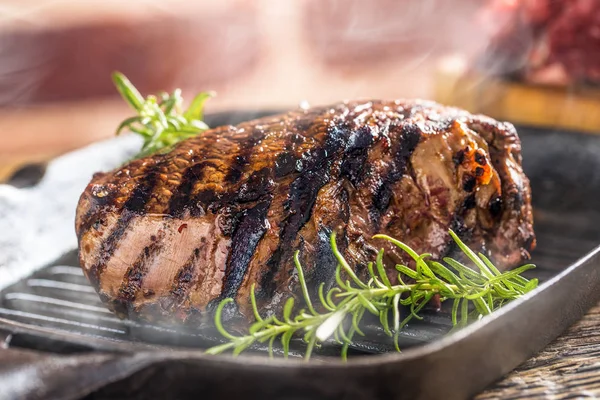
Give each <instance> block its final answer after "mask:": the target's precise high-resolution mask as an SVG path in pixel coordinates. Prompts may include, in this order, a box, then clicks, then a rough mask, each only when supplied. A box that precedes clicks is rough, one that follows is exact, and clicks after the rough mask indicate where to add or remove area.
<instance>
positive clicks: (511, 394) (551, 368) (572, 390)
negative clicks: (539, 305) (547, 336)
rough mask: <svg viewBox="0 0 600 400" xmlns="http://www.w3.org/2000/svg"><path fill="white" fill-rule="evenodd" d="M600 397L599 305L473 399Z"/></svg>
mask: <svg viewBox="0 0 600 400" xmlns="http://www.w3.org/2000/svg"><path fill="white" fill-rule="evenodd" d="M599 397H600V304H598V305H596V307H594V308H592V309H591V310H590V311H589V312H588V313H587V314H586V316H585V317H584V318H583V319H582V320H581V321H579V322H578V323H576V324H575V325H573V326H572V327H571V328H569V329H568V330H567V332H565V333H564V334H563V335H562V336H560V337H559V338H558V339H556V340H555V341H554V342H552V343H551V344H550V345H549V346H548V347H547V348H546V349H544V350H543V351H542V352H540V353H539V354H537V355H536V356H534V357H532V358H531V359H529V360H528V361H526V362H525V363H524V364H523V365H521V366H520V367H519V368H517V369H516V370H514V371H513V372H511V373H510V374H508V375H507V376H505V377H504V378H502V379H501V380H500V381H498V382H497V383H495V384H493V385H491V386H490V388H489V389H488V390H486V391H485V392H483V393H481V394H480V395H479V396H477V397H476V399H477V400H483V399H486V400H488V399H499V398H501V399H521V398H528V399H581V398H593V399H595V398H599Z"/></svg>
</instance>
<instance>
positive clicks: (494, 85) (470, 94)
mask: <svg viewBox="0 0 600 400" xmlns="http://www.w3.org/2000/svg"><path fill="white" fill-rule="evenodd" d="M434 81H435V83H434V92H435V98H436V100H437V101H439V102H441V103H445V104H451V105H454V106H457V107H461V108H465V109H467V110H469V111H470V112H472V113H481V114H485V115H489V116H490V117H493V118H496V119H499V120H504V121H509V122H512V123H515V124H523V125H531V126H539V127H546V128H549V129H552V128H562V129H566V130H573V131H579V132H589V133H598V134H600V89H593V88H564V87H552V86H542V85H530V84H525V83H521V82H516V81H509V80H503V79H501V78H498V77H489V76H485V75H483V74H481V73H476V72H472V71H468V68H467V63H466V62H465V60H464V59H463V58H461V57H447V58H445V59H443V60H442V61H440V62H439V64H438V67H437V69H436V72H435V79H434Z"/></svg>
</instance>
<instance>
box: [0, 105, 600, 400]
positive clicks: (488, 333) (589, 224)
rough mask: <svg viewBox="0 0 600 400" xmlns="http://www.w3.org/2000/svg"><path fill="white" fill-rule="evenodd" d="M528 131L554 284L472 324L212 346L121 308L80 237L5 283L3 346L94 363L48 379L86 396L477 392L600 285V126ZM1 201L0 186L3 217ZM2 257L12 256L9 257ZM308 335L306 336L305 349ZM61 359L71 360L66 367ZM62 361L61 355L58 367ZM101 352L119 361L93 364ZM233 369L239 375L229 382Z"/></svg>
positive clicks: (0, 304) (540, 272) (434, 321)
mask: <svg viewBox="0 0 600 400" xmlns="http://www.w3.org/2000/svg"><path fill="white" fill-rule="evenodd" d="M251 116H254V115H252V114H239V113H238V114H233V115H232V114H221V115H217V116H213V118H214V119H216V120H213V121H212V125H213V126H215V125H219V124H222V123H227V122H230V123H236V122H239V121H240V120H244V119H248V118H250V117H251ZM519 133H520V136H521V138H522V141H523V157H524V168H525V171H526V173H527V175H528V176H529V178H530V180H531V183H532V189H533V201H534V208H535V230H536V234H537V237H538V248H537V249H536V251H535V252H534V254H533V262H534V263H535V264H537V265H538V268H537V269H535V270H534V271H532V273H531V276H535V277H538V278H540V280H541V281H542V282H545V283H546V284H545V285H543V286H542V287H541V288H540V289H538V291H536V293H534V294H532V296H530V297H528V298H526V299H523V300H521V301H519V302H515V303H513V304H512V305H510V306H508V307H505V308H504V309H503V310H501V311H500V312H498V313H495V314H494V315H493V316H491V317H489V318H485V319H484V320H482V321H479V322H478V323H476V324H473V325H472V326H470V327H468V328H466V329H464V330H463V331H461V332H458V333H456V334H452V335H449V336H448V335H445V334H446V332H447V331H448V330H449V328H450V321H449V318H448V315H447V313H445V312H442V313H439V314H434V313H429V314H427V315H426V318H425V320H424V321H423V322H419V323H414V324H411V325H410V326H409V327H408V328H407V329H406V330H405V331H404V332H403V337H402V345H403V348H404V349H408V350H406V351H405V352H403V353H402V354H395V353H394V352H391V353H389V354H386V355H380V356H368V357H360V355H366V354H369V353H382V352H387V351H389V350H390V345H391V343H390V341H389V339H387V337H385V335H383V334H382V333H381V332H380V331H379V330H378V329H377V326H376V324H373V326H372V327H371V328H370V329H369V336H368V339H367V340H364V341H362V342H360V343H358V344H357V346H356V347H355V349H354V353H353V355H354V356H355V357H353V359H352V360H351V361H350V362H349V363H347V364H343V363H340V362H339V361H338V360H337V358H331V357H330V356H332V355H336V354H337V351H338V349H337V348H335V346H326V347H325V348H324V350H323V351H321V353H320V354H319V357H318V359H317V360H316V361H315V362H314V363H311V364H308V365H307V364H301V363H296V362H293V360H290V361H285V360H281V359H277V360H268V359H266V358H264V357H263V356H262V355H260V356H246V357H242V358H238V359H233V358H230V357H207V356H204V355H203V354H202V353H201V352H198V351H196V348H201V347H206V346H209V345H211V344H214V343H216V342H218V340H219V336H218V335H215V334H214V333H213V332H212V331H210V330H204V331H199V332H198V331H196V332H184V331H181V330H179V329H175V328H174V327H158V326H151V325H143V324H139V323H134V322H131V321H121V320H119V319H117V318H116V317H114V316H113V315H112V314H111V313H110V312H108V311H107V310H106V309H105V308H104V307H103V306H102V304H101V303H100V302H99V300H98V298H97V296H96V294H95V293H94V291H93V289H92V288H91V287H90V286H89V285H88V284H87V281H86V280H85V278H84V277H83V275H82V274H81V272H80V270H79V268H78V267H77V259H76V257H75V253H74V252H73V251H68V250H72V245H71V247H69V246H66V245H65V246H64V250H65V251H62V253H64V255H63V256H62V257H58V259H57V257H56V256H53V258H54V259H55V260H52V259H47V260H46V262H45V264H46V266H45V267H43V268H41V269H40V268H38V269H37V271H36V272H34V273H33V274H28V275H27V276H24V277H23V278H22V279H20V280H18V281H17V282H16V283H14V284H12V285H10V286H8V287H6V288H5V289H3V290H2V291H0V344H1V343H2V340H3V338H4V339H5V346H6V347H8V348H11V349H13V350H11V351H4V352H2V351H0V362H2V358H3V357H6V358H7V357H14V360H24V358H23V357H33V358H32V359H31V360H34V359H35V360H36V362H37V363H38V364H39V365H40V367H39V368H42V367H41V366H43V367H44V368H47V370H45V371H47V372H48V373H49V374H50V375H49V376H50V377H52V379H58V378H57V377H58V376H59V374H68V373H70V374H71V375H64V379H69V380H73V379H76V377H78V376H83V375H82V374H84V371H85V370H86V366H87V367H88V368H89V370H88V371H87V374H88V375H86V376H87V378H86V379H83V378H80V379H79V380H80V385H79V386H81V387H79V386H78V385H74V386H68V388H67V387H63V386H64V385H63V386H60V387H59V386H57V385H55V386H56V387H55V386H53V385H52V384H49V383H48V382H49V381H47V382H45V384H46V387H45V389H44V390H57V392H49V393H52V394H55V393H62V394H63V395H64V396H63V397H64V398H75V397H74V396H73V394H74V393H76V392H77V393H79V394H83V393H95V394H94V395H92V397H93V398H104V397H110V396H114V395H115V394H116V393H124V392H123V391H125V392H127V393H128V395H129V396H132V397H134V398H135V397H136V396H138V398H144V396H148V395H150V394H153V395H159V394H161V393H162V394H165V395H168V396H169V397H179V398H188V397H189V398H192V397H194V396H197V394H198V393H203V394H205V395H206V396H208V397H209V398H210V397H211V395H212V396H217V395H219V396H223V397H224V398H235V397H236V396H238V395H241V394H244V396H245V397H249V398H265V397H268V396H269V395H278V396H280V397H281V395H284V396H283V398H298V399H299V398H309V397H310V398H331V397H338V396H347V397H348V398H376V397H383V396H385V397H386V398H464V397H465V396H469V395H472V394H474V393H476V392H477V391H479V390H481V389H482V388H484V387H485V385H487V384H489V383H490V382H491V381H493V380H494V379H497V378H499V377H500V376H501V375H502V374H503V373H505V372H507V371H509V370H510V369H512V368H514V367H515V366H516V365H518V364H519V363H520V362H522V361H524V360H525V359H526V358H527V357H529V356H530V355H531V354H533V353H534V352H535V351H538V350H539V349H541V348H542V347H543V346H544V345H545V344H547V343H548V342H549V341H550V340H552V339H553V338H554V337H556V336H557V335H558V334H560V332H561V331H562V330H564V329H565V328H566V327H567V326H569V325H570V324H571V323H572V322H574V321H575V320H576V319H577V318H579V317H580V316H581V315H582V314H583V312H584V311H585V310H586V309H587V308H588V307H589V306H590V305H591V304H593V303H594V302H595V301H596V300H597V299H598V298H599V297H600V293H599V292H600V291H599V290H598V288H600V276H599V275H600V273H599V272H600V269H598V268H600V257H599V256H598V249H597V246H598V245H599V244H600V137H595V136H589V135H588V136H586V135H580V134H576V133H564V132H548V131H544V130H534V129H527V128H520V129H519ZM135 145H136V144H135V143H133V144H131V143H128V144H126V146H130V148H135ZM113 150H114V149H113ZM100 156H101V155H100ZM48 175H50V174H48ZM46 178H48V179H49V177H48V176H47V177H46ZM46 178H43V179H42V181H41V185H42V187H43V184H44V179H46ZM24 181H26V177H23V176H20V177H19V182H20V184H19V186H23V183H22V182H24ZM37 187H40V185H38V186H37ZM15 190H16V189H15ZM19 190H27V189H19ZM6 204H8V205H9V206H10V202H6ZM6 209H7V207H6V206H5V207H4V212H5V213H6V212H7V211H6ZM2 213H3V203H2V192H1V191H0V221H1V219H2ZM69 215H70V214H69ZM24 222H27V223H35V220H34V221H33V222H32V221H31V220H26V221H24ZM67 222H69V223H71V226H72V222H71V221H67ZM32 229H33V230H35V229H36V228H35V227H32ZM3 243H5V246H4V247H3V246H2V245H3ZM0 247H3V248H2V249H0V251H13V253H15V257H14V258H17V259H18V258H19V257H25V259H27V257H28V256H27V255H24V256H21V255H18V254H16V253H17V249H18V246H7V245H6V241H4V242H3V241H2V236H0ZM54 247H57V246H56V245H55V246H54ZM595 248H596V250H594V249H595ZM57 252H58V250H56V252H55V254H56V253H57ZM585 257H587V258H585ZM14 258H13V259H14ZM49 258H50V257H49ZM582 258H584V259H583V260H581V259H582ZM4 260H9V261H5V262H6V263H7V264H9V263H10V259H9V258H6V257H5V258H4ZM578 260H580V261H579V262H578ZM1 261H2V258H0V274H2V264H1ZM9 266H10V265H9ZM442 336H445V337H443V338H442ZM427 343H430V344H428V345H424V344H427ZM423 345H424V346H423ZM412 347H414V348H412ZM301 348H302V347H301V345H300V344H297V346H296V351H298V350H301ZM24 349H28V350H36V352H35V353H29V352H27V350H24ZM98 350H101V351H105V350H110V351H111V353H110V354H106V353H104V352H101V353H99V352H97V351H98ZM257 350H260V349H257ZM23 351H25V352H26V353H23ZM90 352H93V353H91V354H90ZM9 354H10V355H9ZM23 354H27V356H24V355H23ZM54 354H61V356H55V355H54ZM51 355H52V356H51ZM31 360H30V362H31ZM57 360H60V362H58V361H57ZM319 360H328V361H329V362H327V363H320V362H319ZM61 362H63V363H66V364H68V365H72V366H73V367H72V368H71V369H69V368H65V367H64V365H63V364H60V363H61ZM57 363H58V364H60V365H62V367H61V368H60V371H59V369H57V368H56V365H58V364H57ZM17 364H18V363H17ZM100 364H102V365H111V366H112V368H108V369H107V370H103V369H101V368H93V367H94V366H96V367H98V366H99V365H100ZM15 365H16V364H15ZM52 365H54V366H55V368H54V369H53V368H52ZM52 371H53V372H52ZM38 372H39V371H38ZM53 374H54V375H53ZM90 374H91V375H90ZM161 374H162V375H161ZM2 376H3V375H2V367H0V385H1V384H3V383H6V382H2ZM126 377H129V378H127V379H125V378H126ZM158 377H160V379H159V378H158ZM232 381H233V382H235V385H232V384H230V383H228V382H232ZM113 382H114V383H113ZM190 382H194V384H191V383H190ZM25 393H31V392H23V393H22V394H25ZM248 393H253V394H248ZM69 396H71V397H69ZM225 396H227V397H225ZM440 396H442V397H440ZM0 398H2V395H0Z"/></svg>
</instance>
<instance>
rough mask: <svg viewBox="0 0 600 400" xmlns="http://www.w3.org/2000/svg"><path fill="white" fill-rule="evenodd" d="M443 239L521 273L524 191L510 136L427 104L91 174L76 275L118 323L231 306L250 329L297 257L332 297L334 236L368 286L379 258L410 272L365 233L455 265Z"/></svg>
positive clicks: (290, 117) (252, 135)
mask: <svg viewBox="0 0 600 400" xmlns="http://www.w3.org/2000/svg"><path fill="white" fill-rule="evenodd" d="M450 228H451V229H453V230H455V232H457V233H458V235H459V236H460V237H461V238H462V239H463V240H465V242H466V243H467V244H468V245H469V246H470V247H471V248H473V249H478V250H481V251H483V252H485V253H487V254H488V255H489V256H490V257H491V258H492V259H493V260H495V262H496V263H497V264H498V265H499V267H501V268H508V267H511V266H514V265H515V264H517V263H519V262H521V261H522V260H524V259H527V258H528V257H529V251H530V250H531V249H532V248H533V247H534V246H535V239H534V234H533V230H532V212H531V203H530V188H529V182H528V180H527V178H526V177H525V175H524V174H523V171H522V169H521V154H520V142H519V138H518V137H517V133H516V131H515V129H514V127H513V126H512V125H510V124H508V123H500V122H497V121H494V120H493V119H490V118H487V117H484V116H479V115H471V114H469V113H467V112H465V111H462V110H459V109H455V108H449V107H444V106H441V105H439V104H436V103H432V102H422V101H365V102H351V103H341V104H336V105H333V106H331V107H323V108H313V109H309V110H298V111H294V112H290V113H287V114H282V115H278V116H274V117H268V118H263V119H258V120H255V121H250V122H246V123H242V124H240V125H238V126H223V127H220V128H216V129H212V130H209V131H206V132H203V133H202V134H200V135H199V136H197V137H194V138H192V139H188V140H186V141H184V142H182V143H180V144H179V145H177V146H176V147H175V149H174V150H172V151H171V152H169V153H167V154H160V155H154V156H150V157H146V158H142V159H138V160H135V161H132V162H130V163H129V164H127V165H125V166H124V167H122V168H119V169H117V170H115V171H112V172H109V173H98V174H96V175H94V177H93V179H92V181H91V183H90V184H89V186H88V187H87V189H86V190H85V192H84V193H83V195H82V196H81V199H80V202H79V206H78V209H77V218H76V229H77V235H78V238H79V250H80V260H81V266H82V268H83V270H84V272H85V274H86V276H87V277H88V278H89V280H90V281H91V283H92V284H93V286H94V287H95V288H96V290H97V291H98V292H99V294H100V296H101V298H102V300H103V301H105V302H106V303H108V305H109V307H111V309H113V310H114V311H115V312H117V313H118V314H119V315H121V316H128V317H133V318H138V317H141V318H144V319H153V320H170V321H173V320H175V321H185V320H189V319H190V317H191V316H193V315H202V314H205V313H204V311H205V310H206V309H207V308H208V309H211V307H212V306H213V305H214V304H216V303H217V302H218V301H219V300H221V299H223V298H226V297H233V298H234V299H235V300H236V304H237V309H238V311H239V313H240V314H241V315H242V316H245V317H248V318H250V317H251V311H250V306H249V293H250V288H251V285H252V284H255V285H256V293H257V298H258V302H259V305H260V307H262V308H263V309H264V310H266V312H274V311H276V310H277V309H278V306H279V305H280V304H281V303H282V301H283V300H285V299H286V298H287V297H288V296H289V295H290V294H291V293H295V292H296V291H297V289H298V288H297V286H298V284H297V276H296V273H295V269H294V265H293V261H292V256H293V252H294V251H295V250H296V249H298V250H300V254H301V261H302V264H303V266H304V268H305V275H306V278H307V281H308V283H309V285H310V286H311V287H312V288H313V289H314V288H315V287H316V286H317V284H318V283H320V282H326V284H327V285H331V284H332V283H333V281H334V271H335V267H336V262H335V259H334V257H333V253H332V251H331V249H330V246H329V237H330V235H331V233H332V232H336V233H337V237H338V246H339V248H340V249H341V251H342V252H343V253H344V254H345V255H346V256H347V258H348V259H349V260H350V261H351V262H352V263H351V264H352V265H354V266H356V269H357V272H358V273H359V274H361V273H364V270H365V265H366V263H367V262H368V261H371V260H373V259H374V256H375V254H376V250H377V249H378V248H379V247H384V248H385V249H386V251H387V254H388V256H389V257H390V258H391V259H392V260H391V261H395V262H398V261H402V262H407V261H408V260H406V259H405V258H404V257H405V255H403V254H401V253H399V252H398V251H397V250H396V249H395V248H392V247H391V246H389V245H387V244H386V243H383V242H376V241H374V240H372V239H371V236H372V235H373V234H375V233H385V234H388V235H390V236H393V237H396V238H398V239H400V240H402V241H404V242H405V243H407V244H408V245H410V246H411V247H413V248H414V249H415V250H417V251H418V252H421V253H424V252H427V253H431V254H432V255H433V257H434V258H441V257H443V256H445V255H447V254H449V253H451V252H453V251H455V250H456V249H455V247H454V246H453V244H452V241H451V238H450V236H449V234H448V229H450ZM392 265H393V264H392ZM391 272H392V271H390V273H391ZM390 276H391V275H390ZM232 314H237V313H235V312H234V313H232ZM238 315H239V314H238Z"/></svg>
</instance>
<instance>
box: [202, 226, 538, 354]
mask: <svg viewBox="0 0 600 400" xmlns="http://www.w3.org/2000/svg"><path fill="white" fill-rule="evenodd" d="M450 235H451V236H452V239H453V240H454V241H455V242H456V244H457V245H458V246H459V248H460V249H461V250H462V252H463V253H464V254H465V255H466V256H467V257H468V258H469V259H470V261H471V262H472V263H473V265H474V267H475V269H471V268H469V267H467V266H466V265H464V264H462V263H460V262H459V261H457V260H455V259H452V258H444V259H443V261H444V263H445V264H446V265H444V264H442V263H440V262H437V261H433V260H431V259H430V257H431V255H430V254H421V255H419V254H417V253H416V252H415V251H414V250H412V249H411V248H410V247H409V246H407V245H406V244H404V243H402V242H400V241H398V240H396V239H393V238H391V237H389V236H386V235H376V236H374V238H376V239H383V240H386V241H388V242H390V243H392V244H394V245H395V246H397V247H398V248H400V249H401V250H402V251H404V252H406V253H407V254H408V255H409V256H410V257H411V258H412V259H413V260H414V261H415V265H416V268H415V270H412V269H410V268H408V267H407V266H405V265H396V270H397V271H398V274H397V280H398V282H397V283H396V284H392V283H391V282H390V280H389V278H388V276H387V274H386V272H385V266H384V264H383V255H384V254H383V249H382V250H381V251H380V252H379V254H378V255H377V258H376V260H375V262H374V263H369V264H368V271H369V280H368V281H367V282H364V281H363V280H361V279H360V278H359V277H358V276H357V275H356V274H355V273H354V271H353V269H352V268H351V267H350V265H349V264H348V262H347V261H346V260H345V259H344V257H343V255H342V254H341V253H340V251H339V250H338V248H337V245H336V241H335V234H333V235H331V248H332V250H333V253H334V254H335V257H336V258H337V260H338V266H337V269H336V274H335V277H336V286H334V287H333V288H332V289H331V290H329V291H328V292H327V293H325V291H324V283H322V284H321V286H320V287H319V291H318V294H319V300H320V307H319V309H318V310H317V308H316V307H315V306H314V305H313V303H312V299H311V298H310V296H309V293H308V289H307V286H306V280H305V278H304V272H303V269H302V266H301V265H300V261H299V257H298V254H299V252H296V253H295V255H294V263H295V266H296V270H297V272H298V280H299V282H300V286H301V289H302V295H303V297H304V303H305V306H304V307H303V308H301V309H299V310H298V311H297V312H294V302H295V300H294V298H293V297H290V298H288V299H287V301H286V303H285V305H284V307H283V315H282V316H281V318H277V317H276V316H270V317H268V318H263V317H261V315H260V313H259V310H258V308H257V303H256V297H255V294H254V286H252V290H251V294H250V300H251V304H252V309H253V312H254V317H255V320H256V321H255V322H254V323H253V324H252V325H251V326H250V327H249V329H248V332H247V333H245V334H243V335H240V336H236V335H233V334H231V333H229V332H228V331H227V330H226V329H225V327H224V326H223V323H222V321H221V314H222V312H223V308H224V307H225V306H226V305H227V303H230V302H232V301H233V300H232V299H225V300H223V301H222V302H221V303H220V304H219V306H218V307H217V310H216V314H215V325H216V328H217V329H218V330H219V332H220V333H221V334H222V335H223V336H224V337H225V338H226V339H227V340H228V342H226V343H224V344H221V345H218V346H214V347H211V348H210V349H208V350H207V353H209V354H219V353H222V352H225V351H232V352H233V354H234V355H237V354H240V353H241V352H242V351H244V350H246V349H247V348H248V347H250V346H252V345H253V344H254V343H256V342H260V343H267V344H268V349H269V354H270V355H271V356H272V355H273V344H274V341H275V340H277V339H278V338H279V340H281V344H282V348H283V353H284V356H285V357H287V356H288V352H289V347H290V341H291V339H292V337H294V336H301V337H302V338H303V340H304V342H305V343H306V351H305V359H306V360H308V359H309V358H310V356H311V353H312V352H313V350H314V348H315V347H317V346H319V345H320V344H321V343H323V342H324V341H325V340H327V339H328V338H330V337H332V336H333V337H334V339H335V341H336V342H338V343H339V344H340V345H341V346H342V348H341V355H342V358H343V359H346V357H347V352H348V346H349V345H351V344H352V340H353V338H354V336H355V335H357V334H358V335H363V336H364V333H363V332H362V331H361V329H360V322H361V320H362V318H363V316H364V314H365V313H366V312H369V313H372V314H374V315H376V316H378V317H379V320H380V322H381V325H382V327H383V329H384V331H385V332H386V334H387V335H389V336H392V337H394V342H395V344H396V349H397V350H398V351H399V350H400V349H399V348H398V334H399V332H400V330H401V329H402V328H403V327H404V326H405V325H406V324H407V323H409V322H410V321H411V320H412V319H421V318H422V317H420V316H419V312H420V311H421V309H422V308H423V307H424V306H425V305H426V304H427V303H428V302H429V301H430V300H431V298H432V297H433V296H435V295H439V296H440V299H441V301H446V300H452V313H451V314H452V323H453V324H454V325H455V326H464V325H466V324H467V322H468V321H469V320H470V319H472V318H480V317H482V316H484V315H487V314H489V313H491V312H493V311H494V310H496V309H498V308H499V307H501V306H502V305H504V304H505V303H507V302H509V301H511V300H514V299H517V298H519V297H521V296H523V295H524V294H525V293H527V292H529V291H531V290H533V289H534V288H535V287H537V284H538V281H537V279H532V280H527V279H525V278H523V277H522V276H521V274H522V273H523V272H525V271H527V270H529V269H531V268H534V267H535V266H534V265H532V264H527V265H524V266H522V267H519V268H516V269H514V270H512V271H508V272H504V273H501V272H500V271H499V270H498V269H497V268H496V267H495V266H494V265H493V264H492V263H491V262H490V260H488V259H487V258H486V257H485V256H484V255H483V254H481V253H480V254H475V253H474V252H473V251H472V250H470V249H469V248H468V247H467V246H466V245H465V244H464V243H463V242H462V241H461V240H460V239H459V238H458V236H456V234H455V233H454V232H452V231H450ZM403 276H404V277H409V278H411V280H412V281H413V282H414V283H406V282H405V281H404V280H403ZM400 305H404V306H407V307H408V309H409V313H408V315H407V316H406V317H404V318H401V312H400V308H399V306H400ZM471 310H473V311H471ZM390 313H391V320H390Z"/></svg>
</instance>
